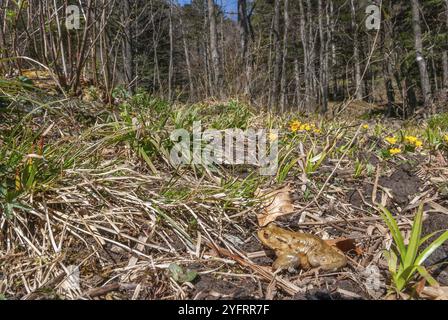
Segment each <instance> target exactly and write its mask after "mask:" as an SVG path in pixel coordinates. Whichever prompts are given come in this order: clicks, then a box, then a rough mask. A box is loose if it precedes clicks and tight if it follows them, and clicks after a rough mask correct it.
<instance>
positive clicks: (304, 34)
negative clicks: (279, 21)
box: [299, 0, 313, 108]
mask: <svg viewBox="0 0 448 320" xmlns="http://www.w3.org/2000/svg"><path fill="white" fill-rule="evenodd" d="M299 9H300V36H301V40H302V48H303V65H304V68H303V72H304V78H305V79H304V80H305V105H306V107H307V108H309V104H310V98H311V78H312V76H313V75H312V74H310V67H309V64H310V61H309V49H308V35H307V32H306V17H305V10H304V8H303V1H302V0H299Z"/></svg>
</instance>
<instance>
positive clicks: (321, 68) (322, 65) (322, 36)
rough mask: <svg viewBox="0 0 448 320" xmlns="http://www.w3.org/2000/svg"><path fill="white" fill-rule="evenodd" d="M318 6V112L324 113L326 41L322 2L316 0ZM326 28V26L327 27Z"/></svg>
mask: <svg viewBox="0 0 448 320" xmlns="http://www.w3.org/2000/svg"><path fill="white" fill-rule="evenodd" d="M318 6H319V11H318V12H319V39H320V51H319V80H320V98H321V99H320V100H321V101H320V104H321V108H320V112H321V113H326V112H327V110H328V41H327V40H326V39H325V34H326V33H325V32H324V24H323V17H324V12H323V8H322V0H318ZM327 27H328V26H327Z"/></svg>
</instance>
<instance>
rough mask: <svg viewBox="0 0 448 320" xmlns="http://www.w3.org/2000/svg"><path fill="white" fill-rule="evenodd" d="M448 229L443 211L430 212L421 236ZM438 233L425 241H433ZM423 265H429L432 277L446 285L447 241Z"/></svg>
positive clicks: (446, 218)
mask: <svg viewBox="0 0 448 320" xmlns="http://www.w3.org/2000/svg"><path fill="white" fill-rule="evenodd" d="M445 230H448V215H446V214H443V213H430V214H428V217H427V218H426V219H425V220H424V222H423V231H422V233H423V236H426V235H429V234H431V233H433V232H437V231H445ZM439 235H440V233H438V234H437V235H435V236H434V237H433V238H431V239H430V240H429V241H428V242H427V243H430V242H431V241H434V240H435V239H436V238H437V237H438V236H439ZM425 266H427V267H431V266H432V267H431V270H432V272H431V274H432V275H433V277H434V278H435V279H436V280H437V281H438V282H439V283H440V284H441V285H444V286H447V285H448V242H445V243H444V244H443V245H442V246H440V248H438V249H437V250H436V251H434V253H433V254H432V255H430V256H429V257H428V259H427V260H426V262H425Z"/></svg>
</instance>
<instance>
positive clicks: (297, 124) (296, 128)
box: [289, 120, 302, 132]
mask: <svg viewBox="0 0 448 320" xmlns="http://www.w3.org/2000/svg"><path fill="white" fill-rule="evenodd" d="M301 125H302V124H301V123H300V121H297V120H295V121H293V122H292V123H291V126H290V127H289V129H290V130H291V131H292V132H297V131H299V130H300V126H301Z"/></svg>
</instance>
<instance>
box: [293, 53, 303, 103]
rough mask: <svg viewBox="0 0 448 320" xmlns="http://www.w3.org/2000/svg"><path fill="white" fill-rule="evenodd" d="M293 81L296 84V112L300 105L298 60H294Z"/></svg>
mask: <svg viewBox="0 0 448 320" xmlns="http://www.w3.org/2000/svg"><path fill="white" fill-rule="evenodd" d="M294 80H295V84H296V93H295V101H296V106H297V110H300V108H301V105H302V101H301V99H302V95H301V93H300V68H299V59H297V58H296V59H294Z"/></svg>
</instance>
